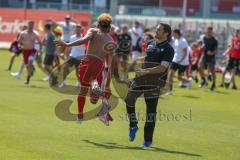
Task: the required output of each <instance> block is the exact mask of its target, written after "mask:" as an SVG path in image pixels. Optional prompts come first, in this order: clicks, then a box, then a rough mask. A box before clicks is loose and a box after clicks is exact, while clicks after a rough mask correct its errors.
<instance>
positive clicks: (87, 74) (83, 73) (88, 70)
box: [78, 56, 103, 87]
mask: <svg viewBox="0 0 240 160" xmlns="http://www.w3.org/2000/svg"><path fill="white" fill-rule="evenodd" d="M102 69H103V61H102V60H100V59H97V58H94V57H91V56H86V57H84V58H83V60H82V62H81V63H80V65H79V67H78V79H79V82H80V84H81V85H82V86H84V87H90V86H91V82H92V81H93V80H96V79H97V77H98V75H99V74H102V72H101V71H102Z"/></svg>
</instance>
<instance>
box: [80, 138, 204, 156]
mask: <svg viewBox="0 0 240 160" xmlns="http://www.w3.org/2000/svg"><path fill="white" fill-rule="evenodd" d="M83 141H84V142H86V143H88V144H92V145H95V146H97V147H101V148H105V149H128V150H143V149H141V148H140V147H130V146H124V145H121V144H117V143H96V142H93V141H90V140H83ZM147 151H152V152H164V153H169V154H178V155H184V156H192V157H202V156H201V155H199V154H194V153H187V152H180V151H171V150H167V149H162V148H157V147H151V149H149V150H147Z"/></svg>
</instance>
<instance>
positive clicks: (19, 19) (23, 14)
mask: <svg viewBox="0 0 240 160" xmlns="http://www.w3.org/2000/svg"><path fill="white" fill-rule="evenodd" d="M67 14H68V15H71V16H72V17H74V19H76V20H77V21H79V22H81V24H82V26H83V28H84V30H87V29H88V28H89V27H90V25H91V22H92V16H91V13H90V12H68V11H51V10H30V9H27V10H24V9H5V8H1V9H0V42H3V41H4V42H11V41H13V40H14V39H15V38H16V36H17V34H18V33H19V32H20V31H21V27H22V26H23V25H25V24H26V23H27V21H28V20H33V21H34V22H35V29H36V30H37V31H39V32H40V34H41V33H42V32H43V28H44V24H45V21H46V20H48V19H54V20H55V21H64V17H65V16H66V15H67Z"/></svg>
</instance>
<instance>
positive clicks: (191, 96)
mask: <svg viewBox="0 0 240 160" xmlns="http://www.w3.org/2000/svg"><path fill="white" fill-rule="evenodd" d="M181 97H185V98H190V99H199V98H200V97H197V96H193V95H182V96H181Z"/></svg>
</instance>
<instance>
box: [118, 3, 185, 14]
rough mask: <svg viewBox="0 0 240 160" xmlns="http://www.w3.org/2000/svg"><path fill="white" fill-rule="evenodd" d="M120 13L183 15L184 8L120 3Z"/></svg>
mask: <svg viewBox="0 0 240 160" xmlns="http://www.w3.org/2000/svg"><path fill="white" fill-rule="evenodd" d="M118 14H121V15H142V16H181V15H182V8H174V7H162V8H159V7H149V6H147V7H146V6H135V5H134V6H133V5H120V6H119V9H118Z"/></svg>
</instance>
